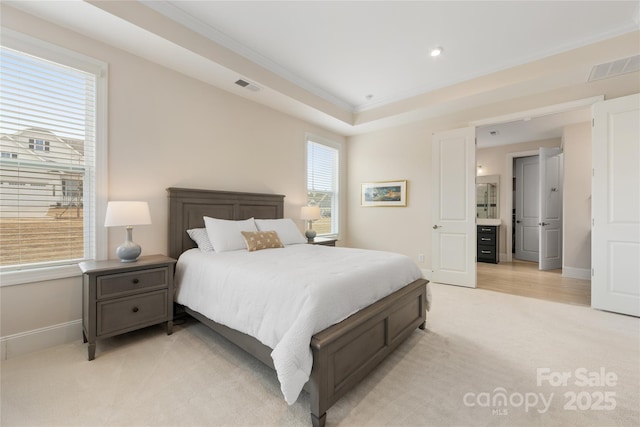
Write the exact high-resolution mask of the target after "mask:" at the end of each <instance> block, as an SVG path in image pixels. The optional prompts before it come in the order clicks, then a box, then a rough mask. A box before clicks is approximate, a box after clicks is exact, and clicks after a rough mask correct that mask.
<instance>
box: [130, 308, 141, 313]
mask: <svg viewBox="0 0 640 427" xmlns="http://www.w3.org/2000/svg"><path fill="white" fill-rule="evenodd" d="M138 310H140V309H139V308H138V307H133V309H132V310H131V311H133V312H134V313H137V312H138Z"/></svg>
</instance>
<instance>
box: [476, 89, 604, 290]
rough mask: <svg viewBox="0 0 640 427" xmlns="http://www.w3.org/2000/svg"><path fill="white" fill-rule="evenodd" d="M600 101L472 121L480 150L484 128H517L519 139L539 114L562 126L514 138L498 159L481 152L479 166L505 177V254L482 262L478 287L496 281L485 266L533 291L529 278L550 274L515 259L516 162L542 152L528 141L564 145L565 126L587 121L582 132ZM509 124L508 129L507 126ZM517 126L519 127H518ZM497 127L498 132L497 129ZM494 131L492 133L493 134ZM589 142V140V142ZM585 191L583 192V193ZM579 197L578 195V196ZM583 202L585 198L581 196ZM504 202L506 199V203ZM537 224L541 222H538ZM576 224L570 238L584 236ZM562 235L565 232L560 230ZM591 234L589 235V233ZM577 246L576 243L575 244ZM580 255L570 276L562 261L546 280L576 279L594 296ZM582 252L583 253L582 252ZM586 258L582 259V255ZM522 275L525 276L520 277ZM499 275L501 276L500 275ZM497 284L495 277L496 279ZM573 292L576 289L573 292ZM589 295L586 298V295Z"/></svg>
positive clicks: (502, 251) (536, 264) (593, 99)
mask: <svg viewBox="0 0 640 427" xmlns="http://www.w3.org/2000/svg"><path fill="white" fill-rule="evenodd" d="M599 100H600V97H594V98H590V99H585V100H582V101H581V102H580V103H577V104H573V105H562V106H552V107H549V108H548V109H544V111H529V112H522V113H515V114H512V115H509V116H503V117H498V118H493V119H487V120H483V121H478V122H474V123H472V124H473V125H475V126H476V129H477V131H478V133H477V135H478V149H479V150H482V149H483V148H485V147H486V146H483V145H481V135H480V134H479V132H482V131H486V133H487V134H488V133H489V131H491V132H493V133H497V134H498V136H500V137H507V136H508V132H506V131H505V132H502V131H503V129H506V130H508V131H510V130H516V131H517V134H518V136H517V138H520V137H522V136H523V135H524V134H525V132H521V131H520V130H521V128H520V127H519V126H522V127H524V128H525V129H526V127H527V126H531V125H532V124H534V123H535V122H536V120H537V117H538V116H544V117H547V118H550V119H551V118H556V119H557V120H556V128H558V129H560V130H559V132H558V133H556V134H555V135H547V136H543V137H539V138H533V139H524V138H523V139H519V140H510V141H508V142H504V144H505V147H504V149H503V150H502V151H501V152H500V155H499V156H496V158H495V159H494V160H488V161H487V160H486V159H483V158H482V155H481V154H478V159H477V166H478V169H480V166H482V172H481V173H482V174H496V173H497V174H500V175H501V176H502V177H501V191H500V194H501V200H500V204H501V205H502V206H501V209H500V210H501V214H500V220H501V227H500V228H501V230H500V233H501V239H500V240H501V243H500V245H501V249H502V250H501V251H500V252H501V256H500V263H499V264H497V265H493V264H478V273H477V278H478V287H479V288H485V289H487V288H488V286H491V285H492V284H491V283H489V282H491V281H492V280H491V278H490V277H491V275H494V274H496V273H495V272H493V271H492V273H491V274H490V275H489V276H487V275H486V272H485V269H487V268H488V269H493V270H496V272H507V271H508V280H507V281H508V282H509V283H511V284H517V283H521V284H522V286H523V287H524V288H527V289H528V290H529V291H531V290H532V289H533V288H536V287H539V285H537V284H534V283H528V284H527V283H526V282H527V277H528V276H529V277H531V276H533V275H534V272H535V276H536V277H538V276H539V277H545V276H546V273H543V272H541V271H538V263H537V262H534V263H533V265H531V263H529V262H522V261H518V260H517V259H516V260H514V256H513V255H514V253H513V248H514V247H515V245H514V244H513V240H512V234H513V232H514V230H515V227H514V225H515V223H514V220H513V217H512V215H513V207H514V203H515V193H514V190H515V183H514V181H513V176H514V173H515V170H516V166H515V164H514V162H515V159H516V158H519V157H530V156H536V155H539V150H538V148H539V147H540V145H538V144H533V143H529V144H526V143H525V142H526V141H542V140H547V141H548V140H549V139H552V138H554V139H555V143H554V145H555V146H556V147H558V146H559V145H560V138H561V137H562V135H563V132H564V129H565V128H566V127H567V126H570V125H574V124H578V123H580V124H584V128H580V129H581V131H582V129H585V128H586V126H587V125H586V124H587V123H589V122H590V121H591V111H590V108H587V107H590V105H592V104H593V103H594V102H597V101H599ZM578 111H580V112H581V115H579V114H578V116H579V117H577V118H576V117H575V116H574V115H573V113H578ZM567 116H569V117H568V120H566V121H563V122H560V118H562V119H567ZM518 120H519V122H520V123H519V124H518V125H517V126H516V124H515V121H518ZM505 126H506V128H505ZM510 126H514V127H513V128H511V127H510ZM516 127H517V129H516ZM572 128H573V129H574V130H572V133H571V136H572V137H573V138H574V139H572V140H571V144H572V145H571V147H572V148H573V150H574V151H573V152H574V154H575V149H576V144H577V143H576V142H575V141H576V139H575V136H576V130H575V129H576V128H575V127H572ZM496 130H497V131H498V132H496ZM493 133H492V136H493ZM520 143H522V146H520V147H518V146H514V144H518V145H520ZM587 143H588V142H587ZM506 144H509V145H510V146H508V147H507V146H506ZM542 145H546V146H550V145H549V144H542ZM488 146H489V147H492V146H493V148H494V149H497V148H498V147H497V146H498V144H497V143H496V144H489V145H488ZM485 151H490V150H485ZM498 151H499V150H498ZM478 153H480V151H478ZM572 159H573V160H571V162H570V164H571V165H572V169H571V170H572V173H575V172H576V167H575V164H576V161H577V159H580V157H575V155H574V157H572ZM578 172H580V173H582V174H583V173H584V171H583V170H582V169H579V170H578ZM571 176H572V177H575V175H571ZM579 176H580V177H581V178H580V179H583V175H579ZM575 182H576V181H575V179H573V181H572V185H573V186H575ZM579 194H582V193H579ZM574 199H575V197H574ZM574 199H571V200H572V205H570V206H571V207H572V209H573V210H574V211H575V210H576V201H575V200H574ZM580 200H581V201H582V199H580ZM503 201H504V202H503ZM578 220H579V221H581V222H580V225H581V226H583V225H584V224H582V222H584V219H583V218H582V217H580V218H578ZM536 225H537V224H536ZM575 228H576V227H575V224H573V226H572V228H571V232H573V233H574V234H571V235H570V237H574V239H575V238H576V236H577V237H578V238H580V239H583V238H584V237H585V236H584V233H583V234H580V235H576V234H575ZM558 234H561V233H558ZM587 237H588V236H587ZM567 242H568V244H569V245H570V246H571V245H574V246H575V244H576V240H572V241H567ZM571 247H573V246H571ZM576 254H577V251H575V250H573V251H572V252H571V256H573V257H574V258H571V260H572V262H574V264H570V266H571V267H568V268H567V276H563V273H564V270H563V269H562V268H561V267H562V264H560V265H559V268H557V269H554V270H552V272H551V273H552V276H549V278H548V279H543V281H544V282H545V283H547V282H548V283H551V282H554V281H557V280H565V279H568V280H570V281H573V280H576V282H575V285H576V288H579V289H581V290H582V291H584V292H582V295H583V296H582V298H583V300H584V299H585V298H586V297H588V296H589V295H590V292H589V290H588V287H589V282H588V276H587V274H586V272H587V269H586V268H584V271H583V269H582V268H576V267H574V266H578V267H581V264H580V263H578V264H575V262H576V261H575V256H576ZM579 254H580V255H581V253H579ZM581 259H582V258H581ZM523 267H529V268H523ZM520 276H521V278H520ZM496 277H497V276H496ZM493 282H494V283H495V280H494V281H493ZM493 290H497V289H493ZM558 290H559V293H562V291H561V287H560V288H558ZM502 291H503V292H509V293H515V292H516V291H515V290H514V289H510V290H505V289H503V290H502ZM571 292H573V291H571ZM575 292H576V294H579V293H580V291H578V290H576V291H575ZM547 293H548V294H549V295H551V296H549V299H551V298H552V294H553V288H550V289H548V292H547ZM585 295H586V297H585ZM527 296H533V295H527Z"/></svg>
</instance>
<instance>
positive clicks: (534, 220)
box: [515, 156, 540, 262]
mask: <svg viewBox="0 0 640 427" xmlns="http://www.w3.org/2000/svg"><path fill="white" fill-rule="evenodd" d="M539 194H540V170H539V161H538V156H529V157H518V158H516V253H515V258H516V259H521V260H524V261H532V262H538V260H539V257H540V252H539V247H540V240H539V239H540V232H539V226H538V223H539V222H540V221H539V215H540V197H539Z"/></svg>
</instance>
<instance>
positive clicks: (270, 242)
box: [241, 231, 284, 252]
mask: <svg viewBox="0 0 640 427" xmlns="http://www.w3.org/2000/svg"><path fill="white" fill-rule="evenodd" d="M241 233H242V237H244V241H245V242H246V243H247V250H248V251H249V252H253V251H259V250H261V249H271V248H283V247H284V246H283V245H282V242H281V241H280V238H279V237H278V233H276V232H275V231H241Z"/></svg>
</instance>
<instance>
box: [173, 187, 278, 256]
mask: <svg viewBox="0 0 640 427" xmlns="http://www.w3.org/2000/svg"><path fill="white" fill-rule="evenodd" d="M167 191H168V192H169V256H170V257H172V258H176V259H177V258H178V257H179V256H180V254H181V253H182V252H184V251H186V250H188V249H191V248H193V247H195V243H194V242H193V241H192V240H191V238H190V237H189V235H187V233H186V230H189V229H191V228H201V227H204V220H203V219H202V217H203V216H209V217H212V218H219V219H232V220H242V219H248V218H251V217H253V218H260V219H277V218H282V217H283V216H284V196H283V195H280V194H262V193H238V192H233V191H217V190H194V189H189V188H173V187H172V188H167Z"/></svg>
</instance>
